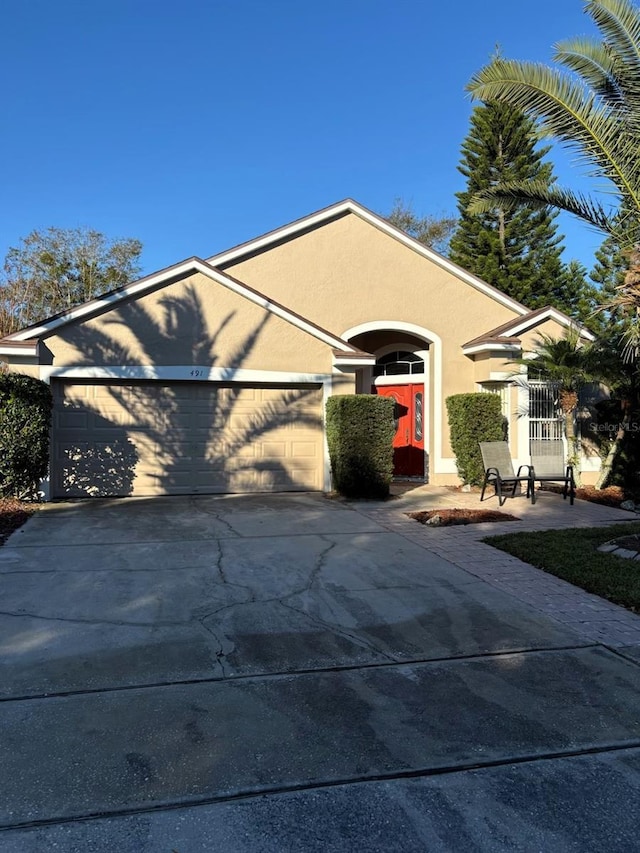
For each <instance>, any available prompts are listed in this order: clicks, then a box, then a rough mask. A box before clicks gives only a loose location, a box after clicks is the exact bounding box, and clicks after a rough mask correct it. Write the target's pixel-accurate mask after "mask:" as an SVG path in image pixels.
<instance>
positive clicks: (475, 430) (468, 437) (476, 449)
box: [447, 394, 506, 486]
mask: <svg viewBox="0 0 640 853" xmlns="http://www.w3.org/2000/svg"><path fill="white" fill-rule="evenodd" d="M447 413H448V415H449V431H450V436H451V449H452V450H453V453H454V455H455V457H456V466H457V468H458V474H459V475H460V478H461V480H462V482H463V483H470V484H471V485H472V486H478V485H480V484H481V483H482V481H483V480H484V468H483V466H482V456H481V455H480V446H479V445H480V442H481V441H504V439H505V437H506V436H505V418H504V416H503V414H502V407H501V404H500V398H499V397H498V396H497V395H496V394H454V396H453V397H447Z"/></svg>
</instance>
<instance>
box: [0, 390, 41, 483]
mask: <svg viewBox="0 0 640 853" xmlns="http://www.w3.org/2000/svg"><path fill="white" fill-rule="evenodd" d="M51 405H52V399H51V390H50V389H49V386H48V385H45V383H44V382H41V381H40V380H39V379H34V378H33V377H31V376H25V375H24V374H22V373H0V495H1V496H2V497H5V498H6V497H14V498H22V499H24V498H35V497H37V494H38V487H39V481H40V480H41V479H42V478H43V477H45V476H46V474H47V468H48V465H49V429H50V427H51Z"/></svg>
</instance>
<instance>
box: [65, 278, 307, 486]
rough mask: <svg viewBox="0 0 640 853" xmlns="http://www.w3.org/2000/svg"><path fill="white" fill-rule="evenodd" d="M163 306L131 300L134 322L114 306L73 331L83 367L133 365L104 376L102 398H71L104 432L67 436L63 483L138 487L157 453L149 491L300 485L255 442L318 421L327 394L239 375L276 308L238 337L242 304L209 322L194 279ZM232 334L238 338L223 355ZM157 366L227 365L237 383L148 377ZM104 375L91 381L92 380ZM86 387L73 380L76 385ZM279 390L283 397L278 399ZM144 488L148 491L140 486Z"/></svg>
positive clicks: (68, 402) (68, 400)
mask: <svg viewBox="0 0 640 853" xmlns="http://www.w3.org/2000/svg"><path fill="white" fill-rule="evenodd" d="M160 304H161V305H162V309H163V313H162V318H161V319H160V320H158V319H155V318H154V317H153V316H152V315H151V314H150V312H149V311H148V310H147V309H146V308H145V307H144V305H143V304H141V303H140V302H132V303H129V304H128V305H127V306H126V320H125V318H124V317H123V316H122V315H121V314H120V312H114V316H113V317H110V318H109V319H108V320H107V321H106V322H104V323H103V324H102V325H101V326H98V325H97V324H95V323H94V324H92V325H89V324H82V325H77V326H76V327H75V328H72V330H71V331H70V332H69V333H68V334H69V341H68V342H69V343H72V344H73V346H74V347H75V349H76V350H77V352H78V356H79V361H78V366H80V367H82V366H95V365H100V366H105V367H109V366H115V365H117V366H119V367H120V368H121V369H122V366H125V371H124V376H123V377H122V378H118V379H117V380H114V381H111V380H109V381H105V383H104V385H103V386H102V387H103V388H104V390H103V392H102V393H103V397H102V399H101V400H98V399H96V400H89V399H88V398H82V397H80V396H78V395H77V394H76V395H75V396H74V395H68V396H66V397H65V400H64V401H63V407H68V408H71V409H74V410H76V409H78V408H80V409H82V410H83V411H85V412H86V415H87V417H90V418H92V419H93V434H94V435H96V436H99V437H100V440H97V439H96V440H95V441H92V442H91V443H88V442H86V441H79V442H74V443H66V444H65V447H64V449H63V457H64V463H63V465H62V466H61V468H62V470H61V473H60V475H59V482H58V483H57V490H58V491H59V492H63V493H64V494H67V495H69V496H74V497H107V496H116V495H119V496H126V495H131V494H132V493H133V492H134V486H135V485H136V479H138V486H139V484H140V477H139V469H140V461H141V459H142V457H144V458H145V459H146V460H148V459H149V458H150V456H153V457H154V465H153V469H154V470H153V474H152V480H153V481H152V482H151V481H149V480H148V478H149V476H150V475H149V473H147V485H146V488H148V490H149V491H148V492H147V493H149V494H153V493H166V492H173V493H176V492H178V493H179V492H180V491H181V490H183V491H184V493H188V492H194V491H196V492H202V493H224V492H233V491H247V490H258V491H269V490H271V489H283V490H287V489H292V488H297V487H298V484H297V482H296V481H295V479H294V478H293V477H292V475H291V473H290V471H288V470H287V468H285V466H284V465H283V464H282V462H280V461H279V460H278V459H276V458H267V459H265V458H260V457H258V456H257V455H256V452H255V449H256V447H257V446H258V444H259V442H260V441H261V440H265V439H268V437H269V433H271V432H273V431H274V430H276V429H278V428H280V427H282V426H286V425H289V424H294V423H295V424H297V425H298V426H306V427H309V428H311V429H317V428H319V426H320V424H321V417H319V416H318V414H317V407H316V408H314V406H313V405H312V403H313V400H314V399H316V398H317V395H318V393H319V392H318V388H317V386H307V387H296V388H292V389H291V390H290V391H287V392H285V393H284V394H283V392H282V390H279V391H277V392H276V391H274V389H273V386H269V385H264V386H254V385H252V386H251V387H248V386H246V385H241V384H238V383H234V382H232V378H233V376H234V373H235V371H236V370H237V369H239V368H241V367H242V366H243V364H244V363H245V362H246V360H247V359H248V357H249V355H250V354H251V353H252V352H253V350H254V349H255V347H256V345H257V343H258V341H259V339H260V336H261V334H262V332H263V330H264V329H265V327H266V325H267V324H268V323H269V321H270V319H271V315H269V314H265V315H264V317H263V318H262V319H261V320H260V322H259V323H257V324H256V325H254V326H253V328H252V329H251V330H250V331H249V332H244V333H239V334H238V336H237V337H236V336H234V335H233V334H231V335H230V334H229V333H232V332H233V327H234V321H235V320H236V314H235V312H230V313H227V314H226V315H225V316H222V317H221V318H220V319H219V320H218V321H217V324H216V327H215V328H213V329H210V328H208V327H207V324H206V321H205V319H204V312H203V306H202V303H201V300H200V298H199V296H198V294H197V293H196V291H195V289H194V288H193V287H187V288H186V290H185V293H184V295H182V296H179V297H176V296H167V297H165V298H163V299H162V300H161V303H160ZM111 324H113V325H114V326H117V327H118V330H117V332H115V331H114V334H113V335H110V334H108V332H107V331H105V329H106V327H107V326H109V325H111ZM125 326H126V328H125ZM223 332H224V333H225V337H226V339H227V340H229V339H231V340H232V341H233V345H232V346H231V347H229V346H228V344H227V345H226V352H224V353H223V352H222V346H221V337H222V334H223ZM64 334H65V333H61V336H64ZM157 364H184V365H190V364H191V365H202V366H205V367H222V368H223V369H224V374H223V375H227V374H228V377H229V381H228V382H224V381H223V382H216V383H211V382H208V381H196V382H193V381H192V382H171V383H170V384H169V383H165V382H163V381H159V380H148V381H141V380H140V378H139V366H140V365H157ZM127 365H129V366H130V376H127V370H126V366H127ZM95 383H96V380H89V381H87V382H86V383H85V384H95ZM78 385H79V383H75V382H74V387H78ZM196 385H197V387H195V386H196ZM184 394H188V396H189V397H190V398H191V400H193V396H194V394H195V396H196V398H197V402H196V404H195V405H196V408H197V409H198V412H197V414H196V416H195V421H196V424H195V427H194V417H193V416H191V417H185V415H184V407H183V406H182V405H181V401H182V397H183V395H184ZM256 395H259V399H256ZM270 396H272V397H274V399H275V396H277V402H273V401H271V400H270V399H269V398H270ZM114 403H115V404H117V406H116V409H120V410H125V411H126V412H127V413H128V416H127V417H126V418H124V419H123V420H124V422H119V421H120V420H121V418H117V419H114V417H113V415H112V414H111V415H110V412H109V410H113V408H114V406H113V404H114ZM250 409H253V411H251V412H250V411H249V410H250ZM194 466H197V469H198V470H197V472H196V471H195V468H194ZM194 476H195V481H197V483H196V486H195V487H194V485H193V483H194ZM142 488H143V489H144V488H145V486H144V484H143V486H142ZM138 491H139V493H143V491H140V488H139V489H138Z"/></svg>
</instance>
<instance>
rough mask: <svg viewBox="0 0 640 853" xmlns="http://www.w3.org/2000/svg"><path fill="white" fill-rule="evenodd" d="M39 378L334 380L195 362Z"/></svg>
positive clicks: (70, 370) (64, 370) (46, 372)
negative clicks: (195, 363) (197, 363)
mask: <svg viewBox="0 0 640 853" xmlns="http://www.w3.org/2000/svg"><path fill="white" fill-rule="evenodd" d="M40 379H42V380H43V381H45V382H49V381H50V380H51V379H97V380H99V379H102V380H109V379H111V380H113V381H123V380H131V381H134V382H135V381H139V380H144V379H150V380H155V381H162V382H174V381H183V380H184V381H189V382H243V383H247V384H252V383H258V384H262V383H268V384H273V385H294V384H295V385H321V384H324V383H327V382H330V381H331V374H327V373H289V372H287V371H283V370H250V369H247V368H236V367H211V366H210V365H206V364H204V365H193V364H173V365H172V364H167V365H155V364H121V365H93V366H85V365H78V366H75V367H74V366H72V365H69V366H67V367H52V366H42V367H41V368H40Z"/></svg>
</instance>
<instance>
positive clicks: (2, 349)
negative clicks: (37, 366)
mask: <svg viewBox="0 0 640 853" xmlns="http://www.w3.org/2000/svg"><path fill="white" fill-rule="evenodd" d="M37 354H38V342H37V341H34V342H33V347H17V346H16V347H12V346H11V344H2V345H0V355H23V356H25V357H26V358H28V357H29V356H33V357H35V356H37Z"/></svg>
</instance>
